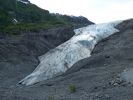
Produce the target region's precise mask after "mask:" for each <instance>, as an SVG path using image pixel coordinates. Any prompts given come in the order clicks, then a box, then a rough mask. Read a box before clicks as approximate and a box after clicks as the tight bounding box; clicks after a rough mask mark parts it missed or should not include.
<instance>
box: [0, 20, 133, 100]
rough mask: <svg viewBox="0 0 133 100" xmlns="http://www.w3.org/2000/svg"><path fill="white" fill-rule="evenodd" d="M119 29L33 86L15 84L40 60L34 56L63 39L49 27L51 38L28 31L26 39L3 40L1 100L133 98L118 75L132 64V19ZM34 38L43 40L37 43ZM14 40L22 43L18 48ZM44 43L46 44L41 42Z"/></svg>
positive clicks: (130, 90) (131, 90) (122, 24)
mask: <svg viewBox="0 0 133 100" xmlns="http://www.w3.org/2000/svg"><path fill="white" fill-rule="evenodd" d="M117 28H118V29H120V32H118V33H116V34H114V35H112V36H110V37H109V38H107V39H105V40H103V41H101V42H100V43H99V44H97V46H96V47H95V49H94V50H93V53H92V56H91V57H90V58H87V59H84V60H82V61H79V62H78V63H76V64H75V65H74V66H73V67H72V68H71V69H69V70H68V71H67V72H66V73H65V74H64V75H62V76H59V77H57V78H55V79H51V80H47V81H44V82H41V83H39V84H36V85H34V86H30V87H19V86H18V87H17V86H16V85H14V84H15V83H17V82H18V81H19V80H20V79H22V78H23V77H24V76H26V75H28V74H29V73H30V72H31V71H32V70H33V69H34V68H35V67H36V65H37V63H38V60H37V59H36V58H35V57H33V56H37V55H41V52H42V51H43V50H44V51H43V53H44V52H46V51H47V50H48V48H52V47H54V46H57V45H59V43H61V41H62V40H58V39H62V38H58V35H55V37H56V39H55V38H52V39H50V37H52V36H53V34H55V33H54V32H56V31H54V32H53V31H52V30H53V29H52V30H49V31H50V32H49V35H50V37H49V35H48V33H47V32H48V30H47V31H46V32H45V35H44V34H43V35H42V36H39V37H38V35H37V36H35V37H33V36H32V37H31V34H35V33H28V34H27V35H24V36H23V37H24V38H22V37H19V38H18V37H17V39H15V38H16V37H13V38H14V39H10V38H5V39H4V40H2V39H1V40H0V41H1V42H0V43H1V44H0V46H1V47H0V53H1V54H0V55H1V57H0V58H1V62H0V98H1V100H35V99H37V100H49V99H50V98H54V99H55V100H132V98H133V95H132V93H133V87H132V85H131V84H130V83H126V82H125V81H123V80H121V79H120V77H119V74H120V73H121V72H123V70H124V69H126V68H131V67H132V65H133V53H132V51H133V42H132V41H133V36H132V35H133V20H127V21H124V22H123V23H121V24H119V25H118V26H117ZM54 30H55V29H54ZM57 30H58V29H57ZM58 31H59V30H58ZM65 32H66V30H65ZM68 32H69V31H68ZM57 33H59V32H57ZM39 34H41V33H39ZM46 34H47V35H46ZM60 36H61V35H59V37H60ZM63 36H64V35H63ZM68 36H69V35H68ZM53 37H54V36H53ZM66 37H67V36H66ZM30 38H31V39H30ZM35 38H36V39H37V41H38V40H39V41H40V42H39V43H36V42H34V40H35ZM45 38H47V39H48V40H45ZM7 40H8V41H9V40H10V43H9V42H8V41H7ZM44 40H45V41H44ZM15 41H17V43H22V45H19V46H18V47H16V45H17V43H16V42H15ZM55 41H58V42H57V43H56V42H55ZM42 42H43V45H42V44H40V43H42ZM4 43H6V44H4ZM54 43H55V44H54ZM11 44H14V45H11ZM50 44H52V45H50ZM10 45H11V46H10ZM47 45H48V46H47ZM9 47H10V48H9ZM20 47H21V48H20ZM42 47H43V48H42ZM47 47H48V48H47ZM14 48H16V49H14ZM31 48H32V49H31ZM33 48H35V49H33ZM38 48H39V49H38ZM40 48H41V49H40ZM18 50H20V51H21V53H20V51H18ZM27 51H28V53H27ZM13 52H15V53H13ZM22 52H23V53H22ZM5 55H7V56H5ZM9 58H10V59H9ZM13 60H15V61H16V62H15V61H13ZM22 73H23V74H22ZM70 86H73V87H74V88H76V92H74V93H71V92H70V90H69V87H70Z"/></svg>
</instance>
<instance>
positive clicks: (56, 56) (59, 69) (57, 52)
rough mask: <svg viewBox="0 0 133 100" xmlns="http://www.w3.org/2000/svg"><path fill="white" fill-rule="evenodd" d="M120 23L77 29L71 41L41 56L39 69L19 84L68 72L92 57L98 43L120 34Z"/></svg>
mask: <svg viewBox="0 0 133 100" xmlns="http://www.w3.org/2000/svg"><path fill="white" fill-rule="evenodd" d="M120 22H122V21H117V22H111V23H104V24H97V25H89V26H87V27H83V28H79V29H75V30H74V32H75V35H74V36H73V37H72V38H71V39H70V40H68V41H67V42H65V43H63V44H61V45H59V46H58V47H56V48H55V49H52V50H50V51H49V52H47V53H46V54H44V55H42V56H40V57H39V60H40V64H39V65H38V66H37V68H36V69H35V70H34V71H33V72H32V73H31V74H30V75H28V76H27V77H26V78H24V79H23V80H21V81H20V82H19V83H20V84H24V85H32V84H35V83H37V82H40V81H43V80H47V79H50V78H53V77H55V76H58V75H61V74H62V73H64V72H66V71H67V70H68V69H69V68H71V67H72V66H73V64H75V63H76V62H78V61H79V60H81V59H84V58H87V57H90V56H91V52H92V50H93V49H94V47H95V45H96V44H97V42H99V41H100V40H102V39H104V38H107V37H108V36H110V35H112V34H114V33H116V32H118V31H119V30H118V29H116V28H115V26H116V25H118V24H119V23H120Z"/></svg>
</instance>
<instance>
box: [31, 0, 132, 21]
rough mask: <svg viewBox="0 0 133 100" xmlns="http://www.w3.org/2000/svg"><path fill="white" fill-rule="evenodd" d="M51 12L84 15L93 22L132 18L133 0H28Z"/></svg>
mask: <svg viewBox="0 0 133 100" xmlns="http://www.w3.org/2000/svg"><path fill="white" fill-rule="evenodd" d="M29 1H31V2H32V3H34V4H36V5H38V6H39V7H41V8H43V9H46V10H49V11H50V12H51V13H60V14H68V15H75V16H85V17H87V18H88V19H89V20H90V21H93V22H95V23H104V22H109V21H114V20H121V19H128V18H133V0H29Z"/></svg>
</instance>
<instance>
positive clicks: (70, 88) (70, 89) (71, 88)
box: [69, 85, 76, 93]
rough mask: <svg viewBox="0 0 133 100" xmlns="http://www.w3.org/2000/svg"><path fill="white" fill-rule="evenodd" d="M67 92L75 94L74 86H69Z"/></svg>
mask: <svg viewBox="0 0 133 100" xmlns="http://www.w3.org/2000/svg"><path fill="white" fill-rule="evenodd" d="M69 91H70V92H71V93H75V92H76V86H75V85H70V86H69Z"/></svg>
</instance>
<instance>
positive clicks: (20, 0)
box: [18, 0, 29, 4]
mask: <svg viewBox="0 0 133 100" xmlns="http://www.w3.org/2000/svg"><path fill="white" fill-rule="evenodd" d="M18 1H19V2H22V3H24V4H29V2H25V1H22V0H18Z"/></svg>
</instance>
